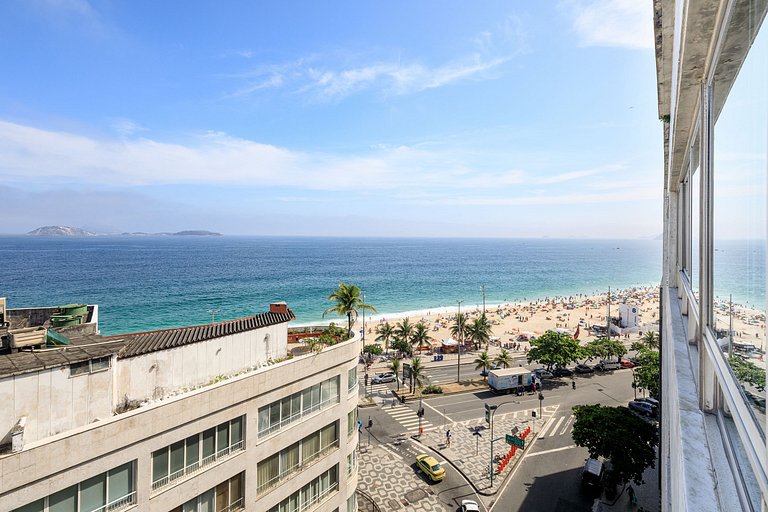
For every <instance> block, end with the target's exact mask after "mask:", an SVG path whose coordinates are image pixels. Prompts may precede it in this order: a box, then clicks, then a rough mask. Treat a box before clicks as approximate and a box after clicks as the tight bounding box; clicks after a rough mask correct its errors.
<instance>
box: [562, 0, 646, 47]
mask: <svg viewBox="0 0 768 512" xmlns="http://www.w3.org/2000/svg"><path fill="white" fill-rule="evenodd" d="M560 5H561V7H562V8H563V10H564V11H565V12H567V13H568V14H569V15H570V16H571V17H572V18H573V29H574V31H575V32H576V34H577V35H578V37H579V42H580V44H581V45H582V46H616V47H624V48H642V49H647V48H653V3H652V2H651V1H650V0H645V1H644V0H565V1H563V2H561V4H560Z"/></svg>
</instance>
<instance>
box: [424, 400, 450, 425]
mask: <svg viewBox="0 0 768 512" xmlns="http://www.w3.org/2000/svg"><path fill="white" fill-rule="evenodd" d="M422 405H423V406H425V407H429V408H430V409H432V410H433V411H435V412H436V413H437V415H438V416H441V417H442V418H444V420H443V422H444V423H453V422H454V421H453V420H452V419H451V418H449V417H448V416H446V415H445V414H443V413H441V412H440V411H438V410H437V409H435V408H434V407H432V406H431V405H429V404H428V403H427V402H422Z"/></svg>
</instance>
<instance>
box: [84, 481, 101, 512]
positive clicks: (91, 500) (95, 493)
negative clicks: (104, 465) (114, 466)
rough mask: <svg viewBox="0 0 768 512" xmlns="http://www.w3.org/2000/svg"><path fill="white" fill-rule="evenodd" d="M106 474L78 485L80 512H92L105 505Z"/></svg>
mask: <svg viewBox="0 0 768 512" xmlns="http://www.w3.org/2000/svg"><path fill="white" fill-rule="evenodd" d="M106 476H107V474H106V473H102V474H100V475H96V476H94V477H93V478H89V479H88V480H85V481H84V482H81V483H80V512H93V511H94V510H97V509H100V508H101V507H103V506H104V505H106V504H107V478H106Z"/></svg>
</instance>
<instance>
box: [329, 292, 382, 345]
mask: <svg viewBox="0 0 768 512" xmlns="http://www.w3.org/2000/svg"><path fill="white" fill-rule="evenodd" d="M362 295H363V292H362V291H361V290H360V288H358V287H357V286H356V285H354V284H346V283H339V286H338V287H337V288H336V289H335V290H333V291H332V292H331V294H330V295H328V300H330V301H333V302H335V303H336V304H335V305H334V306H331V307H330V308H328V309H326V310H325V311H323V316H325V315H327V314H328V313H336V314H337V315H340V316H346V317H347V335H348V336H349V337H352V323H353V322H354V320H357V316H358V309H362V308H365V309H367V310H369V311H374V312H375V311H376V308H375V307H373V306H371V305H370V304H366V303H365V302H364V301H363V297H362Z"/></svg>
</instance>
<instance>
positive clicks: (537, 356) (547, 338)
mask: <svg viewBox="0 0 768 512" xmlns="http://www.w3.org/2000/svg"><path fill="white" fill-rule="evenodd" d="M584 353H585V351H584V348H583V347H582V346H581V345H579V342H578V340H575V339H573V337H572V336H570V335H568V334H560V333H557V332H554V331H547V332H545V333H544V334H542V335H541V336H539V337H538V338H536V339H535V340H531V349H530V350H529V351H528V362H529V363H531V362H533V361H536V362H538V363H540V364H543V365H544V366H546V368H547V370H552V367H558V368H559V367H565V366H567V365H569V364H570V363H573V362H577V361H578V360H579V359H581V358H582V357H584Z"/></svg>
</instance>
